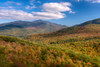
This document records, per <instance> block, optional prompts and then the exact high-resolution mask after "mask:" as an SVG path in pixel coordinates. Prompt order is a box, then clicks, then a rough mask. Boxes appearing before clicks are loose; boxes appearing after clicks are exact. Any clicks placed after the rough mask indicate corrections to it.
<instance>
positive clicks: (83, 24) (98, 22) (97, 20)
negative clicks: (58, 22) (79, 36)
mask: <svg viewBox="0 0 100 67" xmlns="http://www.w3.org/2000/svg"><path fill="white" fill-rule="evenodd" d="M88 24H100V18H98V19H94V20H90V21H87V22H84V23H82V24H79V25H77V26H85V25H88Z"/></svg>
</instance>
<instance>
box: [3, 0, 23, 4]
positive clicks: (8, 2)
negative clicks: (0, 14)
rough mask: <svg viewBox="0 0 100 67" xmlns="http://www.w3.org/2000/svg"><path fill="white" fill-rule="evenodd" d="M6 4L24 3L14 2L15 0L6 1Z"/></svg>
mask: <svg viewBox="0 0 100 67" xmlns="http://www.w3.org/2000/svg"><path fill="white" fill-rule="evenodd" d="M5 4H6V5H9V4H16V5H22V4H21V3H17V2H13V1H7V2H5Z"/></svg>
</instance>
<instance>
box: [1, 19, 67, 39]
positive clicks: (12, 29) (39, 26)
mask: <svg viewBox="0 0 100 67" xmlns="http://www.w3.org/2000/svg"><path fill="white" fill-rule="evenodd" d="M66 27H67V26H65V25H60V24H55V23H51V22H48V21H43V20H36V21H33V22H29V21H15V22H10V23H5V24H0V35H8V36H18V37H23V36H26V35H31V34H39V33H48V32H54V31H57V30H60V29H62V28H66Z"/></svg>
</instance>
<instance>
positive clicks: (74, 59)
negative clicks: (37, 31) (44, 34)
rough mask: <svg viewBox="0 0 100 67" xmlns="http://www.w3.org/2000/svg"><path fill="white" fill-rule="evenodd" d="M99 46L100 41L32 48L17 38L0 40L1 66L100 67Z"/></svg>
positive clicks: (26, 42) (1, 37) (3, 37)
mask: <svg viewBox="0 0 100 67" xmlns="http://www.w3.org/2000/svg"><path fill="white" fill-rule="evenodd" d="M51 40H52V39H51ZM99 44H100V39H95V40H92V41H91V40H90V41H78V42H71V43H64V44H34V43H33V42H31V41H27V40H23V39H19V38H14V37H6V36H0V66H2V67H100V45H99Z"/></svg>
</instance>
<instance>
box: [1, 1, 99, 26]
mask: <svg viewBox="0 0 100 67" xmlns="http://www.w3.org/2000/svg"><path fill="white" fill-rule="evenodd" d="M97 18H100V0H0V24H1V23H7V22H12V21H17V20H21V21H35V20H39V19H41V20H46V21H51V22H53V23H57V24H62V25H67V26H73V25H76V24H80V23H83V22H85V21H88V20H93V19H97Z"/></svg>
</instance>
